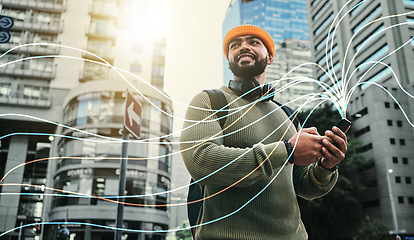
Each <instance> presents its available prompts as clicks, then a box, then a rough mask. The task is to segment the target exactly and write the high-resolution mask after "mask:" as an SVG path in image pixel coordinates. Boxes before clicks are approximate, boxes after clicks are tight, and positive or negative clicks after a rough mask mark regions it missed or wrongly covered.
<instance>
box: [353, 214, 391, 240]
mask: <svg viewBox="0 0 414 240" xmlns="http://www.w3.org/2000/svg"><path fill="white" fill-rule="evenodd" d="M357 235H358V240H392V239H394V237H393V236H391V235H389V234H388V229H387V228H386V227H385V226H384V225H383V224H382V223H380V222H378V221H377V220H375V219H371V218H370V217H369V216H365V218H364V220H362V222H361V226H360V228H359V229H358V232H357Z"/></svg>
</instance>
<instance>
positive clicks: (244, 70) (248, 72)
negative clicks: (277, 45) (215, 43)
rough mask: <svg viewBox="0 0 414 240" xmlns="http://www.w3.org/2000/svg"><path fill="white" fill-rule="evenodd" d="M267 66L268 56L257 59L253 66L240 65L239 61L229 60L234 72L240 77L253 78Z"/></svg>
mask: <svg viewBox="0 0 414 240" xmlns="http://www.w3.org/2000/svg"><path fill="white" fill-rule="evenodd" d="M266 66H267V56H266V58H263V59H259V60H257V61H255V63H254V64H253V66H239V65H237V63H234V62H229V68H230V70H231V71H232V72H233V74H234V75H235V76H237V77H239V78H253V77H255V76H257V75H260V74H262V73H263V72H264V71H265V69H266Z"/></svg>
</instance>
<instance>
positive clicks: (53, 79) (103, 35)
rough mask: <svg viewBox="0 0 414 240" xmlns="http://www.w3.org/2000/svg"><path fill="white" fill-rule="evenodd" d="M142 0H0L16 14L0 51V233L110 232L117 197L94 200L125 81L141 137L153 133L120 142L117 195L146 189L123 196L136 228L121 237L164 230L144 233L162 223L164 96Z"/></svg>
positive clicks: (166, 143) (160, 62) (106, 177)
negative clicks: (121, 178) (121, 189)
mask: <svg viewBox="0 0 414 240" xmlns="http://www.w3.org/2000/svg"><path fill="white" fill-rule="evenodd" d="M150 5H151V2H150V1H148V0H140V1H130V0H86V1H85V0H71V1H67V0H19V1H16V0H0V14H1V15H7V16H10V17H12V18H13V19H14V22H15V23H14V26H13V28H12V29H10V32H11V34H12V38H11V41H10V42H9V43H7V44H0V51H1V53H5V52H6V51H8V50H9V49H11V48H13V47H18V48H16V49H15V50H13V51H11V52H9V53H7V54H6V55H4V56H2V58H0V64H1V65H2V66H1V68H0V137H1V141H0V158H1V161H0V175H1V176H4V175H5V174H7V176H6V177H5V178H4V180H3V181H2V182H1V185H0V192H1V195H0V234H1V233H4V232H6V231H9V230H11V229H13V228H15V227H19V226H24V225H26V224H32V223H42V222H61V223H60V224H45V225H41V224H40V225H38V226H36V225H33V226H29V227H25V228H23V229H22V230H21V231H20V232H19V231H12V232H10V233H8V234H7V235H5V237H9V239H18V238H19V239H40V238H41V237H43V238H42V239H56V236H57V232H58V231H59V229H61V228H67V229H68V230H69V231H70V239H84V240H90V239H111V238H113V234H114V230H113V229H110V228H111V227H115V219H116V209H117V204H116V203H114V202H111V201H113V200H116V198H110V200H111V201H107V200H105V199H102V198H103V197H106V196H111V197H114V196H116V195H118V175H119V171H120V170H119V168H120V164H119V162H120V161H119V157H120V154H121V143H120V142H119V141H112V142H108V138H111V139H112V140H117V139H118V140H120V139H121V134H122V125H123V117H124V112H123V103H124V97H125V91H126V90H127V89H128V90H129V91H130V92H131V93H133V95H134V96H135V97H136V98H137V99H138V101H139V102H140V104H141V109H142V115H141V136H140V139H141V140H142V139H153V140H152V141H147V142H142V141H141V142H136V141H135V142H131V143H129V146H128V157H129V161H128V166H127V171H126V192H125V194H126V195H148V194H150V196H145V197H142V196H141V197H129V198H126V199H125V202H126V203H127V204H129V205H126V206H125V214H124V225H123V227H125V228H128V229H133V230H144V231H146V232H133V231H131V232H123V239H165V236H166V234H165V233H153V232H151V231H158V232H160V231H162V230H166V229H168V227H169V226H168V224H169V215H168V207H167V205H166V204H167V203H168V202H169V194H167V193H166V192H167V191H168V190H169V189H170V178H171V177H170V169H171V157H170V155H169V153H171V148H172V146H171V144H170V141H171V140H170V138H169V137H168V135H169V134H170V132H171V130H172V102H171V100H170V99H169V98H168V96H166V95H165V94H164V93H163V92H162V88H163V81H164V80H163V79H164V59H165V47H166V46H165V38H164V37H155V36H154V35H153V34H152V33H151V32H150V31H151V29H150V28H151V17H150V16H149V15H151V13H150V12H149V8H150ZM31 43H35V44H32V45H27V46H20V45H22V44H31ZM56 44H59V46H57V45H56ZM78 49H81V50H83V51H81V50H78ZM94 54H95V55H94ZM46 55H47V57H42V56H46ZM27 57H34V58H33V59H25V58H27ZM12 61H15V62H12ZM8 63H9V64H8ZM6 64H8V65H6ZM108 64H109V65H113V66H115V67H116V68H115V69H114V68H112V67H110V66H109V65H108ZM131 73H132V74H135V75H137V76H138V77H140V79H139V78H136V77H134V76H132V75H131ZM127 81H128V82H129V83H128V82H127ZM153 86H154V87H155V88H154V87H153ZM53 122H56V123H61V124H63V125H65V126H62V125H59V127H57V125H55V124H53ZM77 129H79V130H82V131H78V130H77ZM9 134H10V135H9ZM54 134H57V135H54ZM96 135H101V136H104V137H106V138H107V139H105V138H102V137H97V136H96ZM131 140H136V139H134V138H131ZM158 156H161V157H158ZM33 160H38V161H35V162H32V161H33ZM19 165H21V166H20V167H18V168H15V167H16V166H19ZM20 184H22V185H20ZM52 189H56V190H52ZM44 193H47V195H43V194H44ZM76 193H79V194H81V195H82V194H83V197H79V196H76ZM156 193H161V194H156ZM50 194H60V195H58V196H51V195H50ZM89 195H93V196H97V197H100V198H95V197H92V198H90V197H89ZM85 196H86V197H85ZM65 222H79V223H76V224H73V223H72V224H64V223H65ZM96 225H102V226H107V227H109V228H102V227H97V226H96ZM111 236H112V237H111Z"/></svg>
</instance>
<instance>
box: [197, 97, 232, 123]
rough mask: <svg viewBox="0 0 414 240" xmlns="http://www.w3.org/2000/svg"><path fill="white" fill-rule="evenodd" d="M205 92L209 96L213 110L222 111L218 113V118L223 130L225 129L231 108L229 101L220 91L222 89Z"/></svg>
mask: <svg viewBox="0 0 414 240" xmlns="http://www.w3.org/2000/svg"><path fill="white" fill-rule="evenodd" d="M203 92H206V93H207V94H208V97H209V98H210V102H211V108H212V109H213V110H220V111H217V112H216V116H217V118H218V119H219V122H220V126H221V128H223V126H224V123H225V122H226V119H227V113H228V112H229V106H227V99H226V97H225V96H224V93H223V92H222V91H220V89H207V90H204V91H203Z"/></svg>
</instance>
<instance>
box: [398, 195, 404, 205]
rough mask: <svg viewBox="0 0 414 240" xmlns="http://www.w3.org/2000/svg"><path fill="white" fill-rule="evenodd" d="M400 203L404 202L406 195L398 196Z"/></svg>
mask: <svg viewBox="0 0 414 240" xmlns="http://www.w3.org/2000/svg"><path fill="white" fill-rule="evenodd" d="M398 203H400V204H404V197H401V196H399V197H398Z"/></svg>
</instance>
